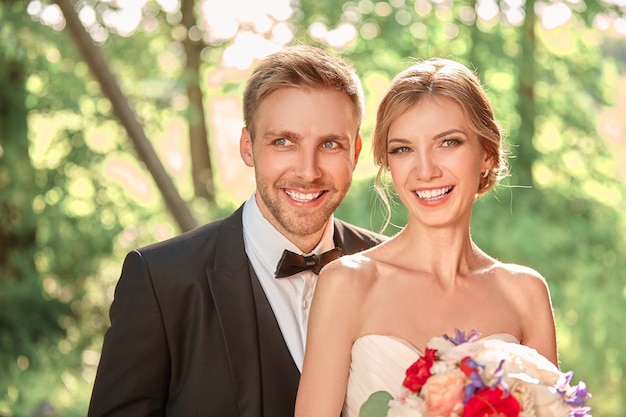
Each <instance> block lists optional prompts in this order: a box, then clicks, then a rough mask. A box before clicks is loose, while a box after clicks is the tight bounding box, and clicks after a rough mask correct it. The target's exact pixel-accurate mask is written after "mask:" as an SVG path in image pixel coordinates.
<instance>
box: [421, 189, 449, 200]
mask: <svg viewBox="0 0 626 417" xmlns="http://www.w3.org/2000/svg"><path fill="white" fill-rule="evenodd" d="M450 191H452V187H445V188H437V189H435V190H424V191H416V192H415V194H417V196H418V197H419V198H422V199H424V200H435V199H437V198H440V197H443V196H444V195H446V194H448V193H449V192H450Z"/></svg>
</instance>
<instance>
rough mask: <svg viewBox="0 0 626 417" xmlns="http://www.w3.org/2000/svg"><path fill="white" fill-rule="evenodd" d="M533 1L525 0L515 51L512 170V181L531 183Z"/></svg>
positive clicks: (533, 55)
mask: <svg viewBox="0 0 626 417" xmlns="http://www.w3.org/2000/svg"><path fill="white" fill-rule="evenodd" d="M534 9H535V1H534V0H526V3H525V6H524V12H525V14H526V17H525V19H524V24H523V26H522V36H521V53H520V55H519V63H518V68H519V87H518V102H517V112H518V114H519V115H520V119H521V122H520V127H519V130H518V134H517V141H516V144H517V147H516V148H515V154H516V156H515V159H514V160H513V161H514V162H513V164H514V169H513V170H512V174H513V178H515V184H517V185H521V186H532V185H533V176H532V166H533V163H534V162H535V160H536V159H537V151H536V150H535V147H534V145H533V138H534V137H535V118H536V116H537V109H536V104H535V83H536V72H537V69H536V62H535V50H536V47H537V41H536V38H535V25H536V21H537V19H536V14H535V10H534Z"/></svg>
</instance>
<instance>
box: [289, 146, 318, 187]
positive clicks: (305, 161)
mask: <svg viewBox="0 0 626 417" xmlns="http://www.w3.org/2000/svg"><path fill="white" fill-rule="evenodd" d="M322 157H323V156H322V155H320V152H318V150H317V149H310V148H308V147H302V148H300V150H299V152H298V160H297V161H296V165H295V172H296V174H297V175H298V177H300V178H302V179H304V180H306V181H313V180H315V179H317V178H319V177H321V175H322V171H321V169H320V158H322Z"/></svg>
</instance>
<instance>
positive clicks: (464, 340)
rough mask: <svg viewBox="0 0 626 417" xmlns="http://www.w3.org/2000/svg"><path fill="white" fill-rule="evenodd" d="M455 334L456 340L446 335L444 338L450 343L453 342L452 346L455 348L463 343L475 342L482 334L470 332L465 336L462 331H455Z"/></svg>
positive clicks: (474, 331)
mask: <svg viewBox="0 0 626 417" xmlns="http://www.w3.org/2000/svg"><path fill="white" fill-rule="evenodd" d="M454 333H455V335H454V338H452V337H450V336H448V335H447V334H444V335H443V338H444V339H446V340H447V341H449V342H452V344H453V345H455V346H458V345H460V344H462V343H467V342H473V341H474V340H476V339H478V338H479V337H480V333H478V332H477V331H476V330H470V332H469V333H468V334H467V336H466V335H465V332H464V331H461V330H459V329H454Z"/></svg>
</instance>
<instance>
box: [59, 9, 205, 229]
mask: <svg viewBox="0 0 626 417" xmlns="http://www.w3.org/2000/svg"><path fill="white" fill-rule="evenodd" d="M55 2H56V3H57V4H58V5H59V7H60V8H61V11H62V12H63V15H64V16H65V21H66V24H67V28H68V30H69V31H70V34H71V36H72V38H73V39H74V42H75V43H76V46H77V47H78V49H79V51H80V53H81V54H82V56H83V59H85V62H86V63H87V65H88V66H89V68H90V70H91V72H92V74H93V75H94V77H95V78H96V79H97V80H98V82H99V83H100V88H101V89H102V93H103V94H104V95H105V96H106V97H107V98H108V99H109V101H110V102H111V106H112V108H113V112H114V113H115V115H116V116H117V118H118V119H119V121H120V123H121V124H122V125H123V126H124V128H125V129H126V133H127V134H128V136H129V138H130V139H131V140H132V142H133V144H134V145H135V149H136V150H137V154H138V155H139V158H141V160H142V161H143V162H144V164H145V165H146V167H147V168H148V171H149V172H150V174H151V175H152V178H153V179H154V181H155V182H156V185H157V187H158V188H159V190H160V192H161V195H162V196H163V199H164V200H165V204H166V205H167V207H168V209H169V211H170V213H171V214H172V216H173V217H174V220H175V221H176V222H177V223H178V226H179V227H180V229H181V230H182V231H186V230H190V229H193V228H194V227H196V226H197V225H198V223H197V222H196V220H195V219H194V217H193V215H192V214H191V211H190V209H189V206H187V204H186V203H185V202H184V201H183V199H182V198H181V197H180V195H179V194H178V191H177V190H176V187H175V186H174V183H173V182H172V179H171V178H170V176H169V175H168V174H167V172H166V171H165V168H164V167H163V165H162V164H161V161H160V160H159V157H158V156H157V154H156V152H155V151H154V148H153V147H152V144H151V143H150V141H149V140H148V138H147V137H146V134H145V132H144V130H143V127H142V126H141V124H140V123H139V122H138V120H137V116H136V115H135V112H134V111H133V110H132V109H131V107H130V104H129V103H128V100H127V99H126V97H125V96H124V94H123V93H122V91H121V90H120V87H119V85H118V83H117V80H116V79H115V76H114V75H113V73H112V72H111V70H110V68H109V66H108V64H107V62H106V59H105V57H104V54H103V53H102V51H101V50H100V49H99V48H98V47H97V46H96V45H95V44H94V43H93V41H92V39H91V36H90V35H89V33H87V31H86V30H85V28H84V27H83V25H82V23H81V22H80V19H79V18H78V15H77V13H76V10H75V9H74V6H73V4H72V2H71V0H55Z"/></svg>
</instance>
